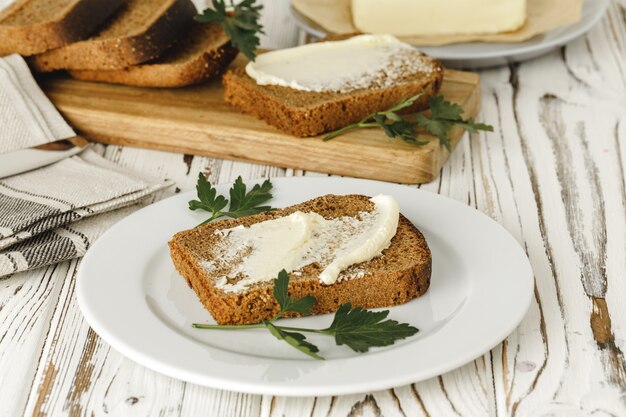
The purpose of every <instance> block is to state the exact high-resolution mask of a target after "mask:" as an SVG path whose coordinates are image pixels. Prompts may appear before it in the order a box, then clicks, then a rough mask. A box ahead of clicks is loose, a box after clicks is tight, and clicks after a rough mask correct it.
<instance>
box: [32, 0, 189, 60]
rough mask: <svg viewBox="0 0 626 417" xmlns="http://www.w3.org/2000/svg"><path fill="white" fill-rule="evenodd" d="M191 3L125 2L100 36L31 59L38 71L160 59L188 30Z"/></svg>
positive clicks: (184, 0) (182, 0)
mask: <svg viewBox="0 0 626 417" xmlns="http://www.w3.org/2000/svg"><path fill="white" fill-rule="evenodd" d="M195 14H196V8H195V6H194V5H193V3H192V2H191V1H190V0H126V4H124V6H122V7H121V8H120V10H119V11H118V12H117V13H115V14H114V15H113V16H112V17H111V18H110V19H109V20H108V21H107V22H106V23H105V24H104V25H103V27H102V28H100V30H99V31H98V33H96V34H95V35H93V36H92V37H90V38H89V39H86V40H84V41H80V42H76V43H73V44H70V45H67V46H64V47H62V48H57V49H53V50H51V51H48V52H45V53H43V54H40V55H36V56H34V57H32V59H31V61H30V63H31V65H32V67H33V68H34V69H35V70H36V71H40V72H49V71H55V70H59V69H89V70H113V69H121V68H126V67H129V66H131V65H136V64H139V63H142V62H146V61H149V60H151V59H155V58H157V57H158V56H159V55H161V54H162V53H163V52H164V51H165V50H166V49H168V48H169V47H170V46H172V45H173V44H174V43H175V42H176V40H177V39H178V37H179V36H180V34H181V33H182V32H184V30H185V29H187V28H189V25H190V24H191V19H192V18H193V16H194V15H195Z"/></svg>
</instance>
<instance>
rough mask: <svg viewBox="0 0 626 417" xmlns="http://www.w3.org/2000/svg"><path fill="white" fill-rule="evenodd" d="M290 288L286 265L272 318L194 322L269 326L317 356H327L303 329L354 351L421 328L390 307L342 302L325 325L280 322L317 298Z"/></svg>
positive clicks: (277, 286)
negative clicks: (374, 308)
mask: <svg viewBox="0 0 626 417" xmlns="http://www.w3.org/2000/svg"><path fill="white" fill-rule="evenodd" d="M288 288H289V274H287V271H285V270H284V269H283V270H282V271H280V272H279V273H278V277H277V278H276V279H275V280H274V293H273V294H274V298H275V299H276V302H277V303H278V305H279V306H280V311H279V312H278V313H277V314H276V315H275V316H274V317H273V318H272V319H271V320H263V321H262V322H261V323H258V324H245V325H219V324H199V323H194V324H193V325H192V326H193V327H195V328H198V329H214V330H236V329H259V328H265V329H267V330H268V331H269V332H270V333H271V334H272V335H274V337H276V338H277V339H279V340H284V341H285V342H287V343H288V344H289V345H291V346H293V347H294V348H296V349H298V350H299V351H301V352H303V353H305V354H307V355H309V356H311V357H313V358H315V359H324V358H323V357H322V356H320V355H318V353H317V352H319V349H318V347H317V346H315V345H314V344H312V343H310V342H308V341H307V340H306V337H305V336H304V335H303V334H302V333H301V332H309V333H318V334H323V335H328V336H334V338H335V342H336V343H337V344H338V345H346V346H348V347H349V348H351V349H352V350H354V351H355V352H367V351H368V350H369V348H371V347H379V346H388V345H392V344H394V343H395V342H396V340H399V339H404V338H407V337H409V336H412V335H414V334H415V333H417V332H418V329H416V328H415V327H413V326H410V325H409V324H407V323H398V322H397V321H395V320H391V319H387V316H388V315H389V310H385V311H378V312H374V311H367V310H364V309H362V308H361V307H355V308H352V305H351V304H350V303H346V304H342V305H340V306H339V309H338V310H337V312H336V313H335V318H334V320H333V322H332V324H331V325H330V327H328V328H326V329H321V330H319V329H307V328H299V327H287V326H279V325H277V324H275V322H276V320H278V319H279V318H281V317H282V316H283V314H284V313H285V312H287V311H292V312H296V313H302V314H310V312H311V308H312V307H313V305H314V304H315V298H314V297H312V296H310V295H308V296H306V297H304V298H300V299H297V300H294V299H293V298H291V297H290V296H289V295H288V294H287V289H288Z"/></svg>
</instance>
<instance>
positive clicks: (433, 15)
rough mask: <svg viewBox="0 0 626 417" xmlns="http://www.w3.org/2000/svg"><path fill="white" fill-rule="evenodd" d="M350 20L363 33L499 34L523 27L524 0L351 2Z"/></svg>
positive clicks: (398, 34)
mask: <svg viewBox="0 0 626 417" xmlns="http://www.w3.org/2000/svg"><path fill="white" fill-rule="evenodd" d="M352 19H353V21H354V25H355V26H356V27H357V29H359V30H360V31H361V32H364V33H390V34H392V35H396V36H432V35H453V34H478V33H481V34H482V33H500V32H508V31H514V30H516V29H519V28H520V27H521V26H522V25H523V24H524V22H525V20H526V0H352Z"/></svg>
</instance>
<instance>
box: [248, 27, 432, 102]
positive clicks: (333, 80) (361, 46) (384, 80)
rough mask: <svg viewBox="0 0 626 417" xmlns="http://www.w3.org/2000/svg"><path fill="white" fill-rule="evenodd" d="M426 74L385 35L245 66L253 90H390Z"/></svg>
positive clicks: (316, 46) (415, 57)
mask: <svg viewBox="0 0 626 417" xmlns="http://www.w3.org/2000/svg"><path fill="white" fill-rule="evenodd" d="M431 70H432V65H431V63H430V60H429V59H428V58H426V57H425V56H424V55H423V54H421V53H420V52H419V51H417V50H416V49H415V48H413V47H412V46H411V45H408V44H406V43H403V42H400V41H399V40H398V39H396V38H395V37H393V36H391V35H359V36H354V37H351V38H349V39H344V40H339V41H331V42H316V43H311V44H308V45H302V46H297V47H294V48H287V49H280V50H276V51H272V52H268V53H265V54H262V55H260V56H258V57H257V59H256V60H255V61H254V62H250V63H248V65H247V66H246V73H247V74H248V76H250V77H251V78H253V79H254V80H255V81H256V83H257V84H258V85H278V86H283V87H289V88H293V89H296V90H302V91H312V92H323V91H338V92H349V91H353V90H357V89H361V88H384V87H390V86H392V85H393V84H394V83H396V82H397V81H399V80H400V79H402V77H404V76H405V74H407V73H414V72H416V71H421V72H428V71H431Z"/></svg>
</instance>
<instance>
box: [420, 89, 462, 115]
mask: <svg viewBox="0 0 626 417" xmlns="http://www.w3.org/2000/svg"><path fill="white" fill-rule="evenodd" d="M428 107H430V112H431V114H432V118H433V119H434V120H453V121H461V120H463V119H462V118H461V115H462V114H463V107H461V105H459V104H456V103H452V102H450V101H446V100H445V99H444V98H443V96H441V95H439V96H435V97H431V98H430V99H429V100H428Z"/></svg>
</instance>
